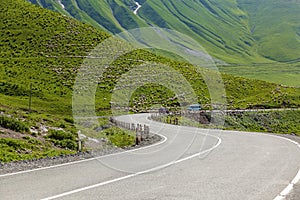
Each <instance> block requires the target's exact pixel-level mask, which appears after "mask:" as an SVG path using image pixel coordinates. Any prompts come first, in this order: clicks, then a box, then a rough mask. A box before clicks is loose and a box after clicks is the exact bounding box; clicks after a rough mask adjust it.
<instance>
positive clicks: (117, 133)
mask: <svg viewBox="0 0 300 200" xmlns="http://www.w3.org/2000/svg"><path fill="white" fill-rule="evenodd" d="M102 134H104V135H105V136H106V137H107V138H108V139H109V141H111V143H112V144H113V145H114V146H117V147H122V148H124V147H129V146H133V145H134V144H135V132H133V131H129V130H125V129H121V128H119V127H111V128H108V129H106V130H104V131H102Z"/></svg>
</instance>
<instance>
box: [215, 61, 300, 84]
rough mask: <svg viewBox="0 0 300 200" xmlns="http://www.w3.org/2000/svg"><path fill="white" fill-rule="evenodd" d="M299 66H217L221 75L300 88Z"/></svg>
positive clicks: (296, 64)
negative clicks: (231, 75) (225, 74)
mask: <svg viewBox="0 0 300 200" xmlns="http://www.w3.org/2000/svg"><path fill="white" fill-rule="evenodd" d="M299 66H300V64H299V63H293V64H266V65H255V66H254V65H238V66H234V65H233V66H230V65H229V66H219V70H220V71H221V72H223V73H227V74H233V75H235V76H242V77H246V78H250V79H259V80H263V81H268V82H273V83H277V84H281V85H286V86H293V87H300V82H299V80H300V67H299Z"/></svg>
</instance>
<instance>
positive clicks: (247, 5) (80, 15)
mask: <svg viewBox="0 0 300 200" xmlns="http://www.w3.org/2000/svg"><path fill="white" fill-rule="evenodd" d="M30 1H31V2H33V3H37V4H39V5H42V6H43V7H46V8H49V9H52V10H56V11H59V12H62V13H64V14H66V15H70V16H73V17H75V18H76V19H79V20H81V21H83V22H87V23H89V24H92V25H93V26H95V27H98V28H99V27H100V28H101V27H103V28H105V29H106V30H108V31H110V32H112V33H118V32H120V31H122V30H125V29H131V28H137V27H144V26H148V25H149V24H150V25H155V26H160V27H166V28H171V29H174V30H178V31H180V32H183V33H185V34H187V35H189V36H191V37H193V38H194V39H196V40H197V41H199V42H200V43H201V44H202V45H203V46H204V47H205V48H206V50H207V51H208V52H209V53H210V54H211V55H213V56H215V57H216V58H218V59H220V60H222V61H225V62H227V63H235V64H237V65H235V64H234V65H229V66H224V67H220V69H221V71H223V72H225V73H231V74H234V75H239V76H244V77H248V78H256V79H261V80H266V81H271V82H275V83H279V84H284V85H291V86H298V87H299V81H298V80H299V78H300V68H299V67H297V66H298V65H299V54H298V52H299V51H300V50H299V48H300V45H299V41H300V39H299V37H300V36H299V35H300V32H299V30H300V29H299V27H300V26H299V21H300V14H299V12H298V10H299V2H297V1H289V2H286V1H283V0H276V1H273V0H267V1H258V0H255V1H249V0H239V1H235V0H201V1H200V0H199V1H189V2H188V3H187V2H185V1H174V0H165V1H158V0H152V1H144V0H143V1H142V0H140V1H139V2H140V4H142V8H141V9H140V10H139V13H138V16H136V15H133V14H132V10H133V9H134V8H135V4H134V3H133V1H132V0H126V1H120V0H110V1H95V0H78V1H74V0H62V3H63V4H64V5H65V9H62V7H61V6H60V5H59V4H58V3H57V1H55V0H30ZM147 24H148V25H147ZM272 60H275V61H276V62H272ZM277 61H284V62H297V61H298V63H296V64H293V65H292V66H291V65H290V64H287V65H283V64H281V63H278V62H277ZM252 63H260V65H252ZM265 63H268V64H266V65H265ZM262 71H263V73H261V72H262Z"/></svg>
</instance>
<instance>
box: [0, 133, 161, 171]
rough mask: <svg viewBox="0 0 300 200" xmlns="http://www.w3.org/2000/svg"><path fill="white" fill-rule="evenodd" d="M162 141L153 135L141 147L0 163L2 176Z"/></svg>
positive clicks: (114, 148) (103, 149) (113, 148)
mask: <svg viewBox="0 0 300 200" xmlns="http://www.w3.org/2000/svg"><path fill="white" fill-rule="evenodd" d="M161 139H162V138H161V137H160V136H158V135H153V136H151V137H149V138H148V139H145V140H144V141H143V142H142V143H141V144H139V145H135V146H131V147H126V148H123V149H122V148H118V147H114V146H107V147H105V148H102V149H98V150H92V151H86V152H78V153H76V154H72V155H60V156H56V157H46V158H41V159H32V160H21V161H14V162H10V163H0V175H1V174H8V173H14V172H20V171H25V170H31V169H37V168H42V167H49V166H53V165H59V164H63V163H69V162H75V161H80V160H85V159H89V158H94V157H98V156H103V155H107V154H113V153H118V152H121V151H124V150H130V149H135V148H140V147H143V146H148V145H151V144H154V143H156V142H159V141H160V140H161Z"/></svg>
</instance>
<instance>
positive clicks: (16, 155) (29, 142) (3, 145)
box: [0, 136, 74, 162]
mask: <svg viewBox="0 0 300 200" xmlns="http://www.w3.org/2000/svg"><path fill="white" fill-rule="evenodd" d="M72 153H74V151H70V150H60V149H51V148H49V147H48V146H47V145H46V144H43V143H42V142H40V141H39V140H36V139H34V138H30V137H28V136H25V137H24V138H23V139H15V138H0V162H11V161H16V160H30V159H37V158H44V157H46V156H48V157H52V156H59V155H62V154H72Z"/></svg>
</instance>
